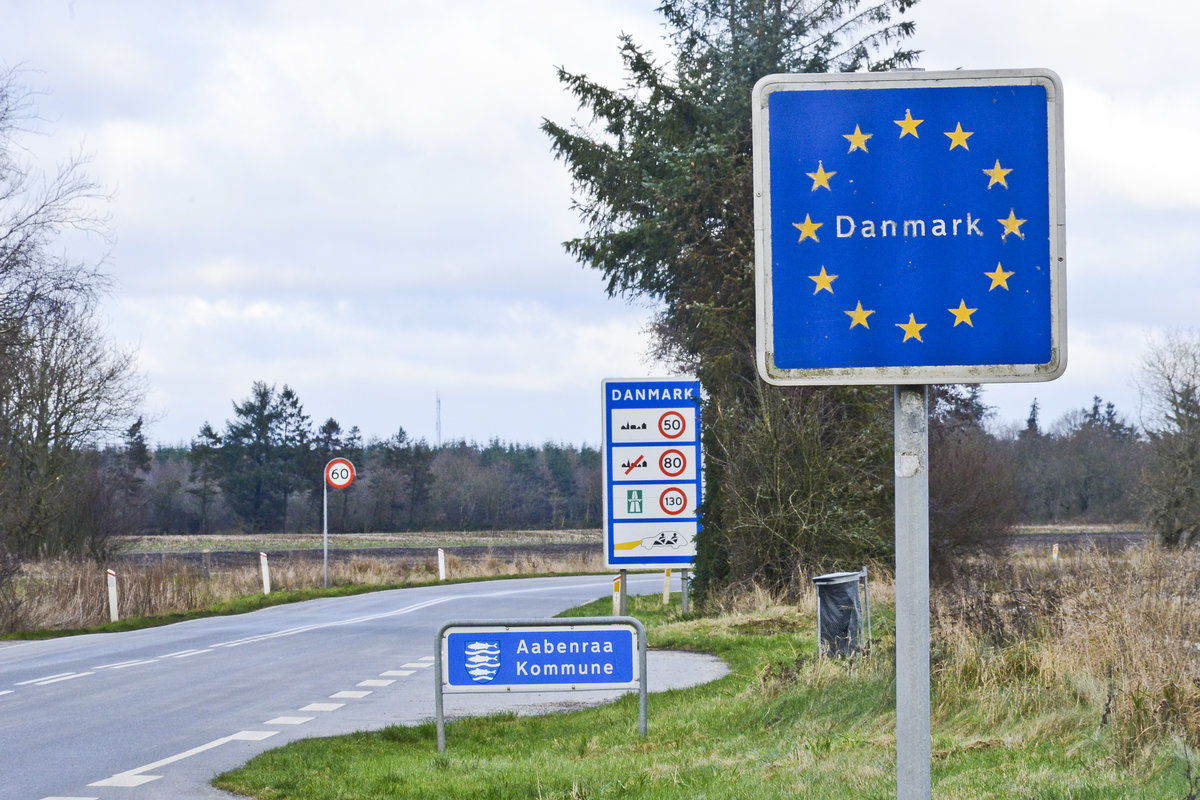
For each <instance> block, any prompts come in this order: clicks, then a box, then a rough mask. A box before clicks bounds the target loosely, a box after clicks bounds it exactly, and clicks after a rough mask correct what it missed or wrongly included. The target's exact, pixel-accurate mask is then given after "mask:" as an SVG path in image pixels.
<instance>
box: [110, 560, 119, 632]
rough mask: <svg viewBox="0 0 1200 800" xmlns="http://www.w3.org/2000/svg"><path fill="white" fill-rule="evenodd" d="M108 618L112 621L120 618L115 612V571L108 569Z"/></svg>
mask: <svg viewBox="0 0 1200 800" xmlns="http://www.w3.org/2000/svg"><path fill="white" fill-rule="evenodd" d="M108 618H109V620H110V621H112V622H116V621H117V620H118V619H120V614H118V613H117V573H115V572H113V571H112V570H111V569H110V570H109V571H108Z"/></svg>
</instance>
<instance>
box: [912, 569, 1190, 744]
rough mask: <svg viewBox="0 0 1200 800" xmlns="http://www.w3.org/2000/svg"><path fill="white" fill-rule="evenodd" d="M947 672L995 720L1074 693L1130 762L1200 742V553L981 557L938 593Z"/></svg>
mask: <svg viewBox="0 0 1200 800" xmlns="http://www.w3.org/2000/svg"><path fill="white" fill-rule="evenodd" d="M933 611H934V625H933V628H934V640H935V653H934V660H935V672H936V676H935V677H936V680H937V682H938V683H939V684H940V685H941V686H942V687H943V689H944V692H943V694H944V696H945V697H947V698H953V697H955V696H956V695H961V692H959V691H955V689H962V690H964V691H965V690H967V689H973V690H975V691H976V692H978V693H979V695H980V696H981V697H983V698H989V699H990V700H989V702H990V703H992V706H991V707H988V708H982V709H979V711H980V713H981V714H982V715H984V716H985V717H991V718H992V721H993V722H996V723H1004V722H1011V721H1012V719H1013V718H1014V717H1015V716H1017V715H1020V714H1023V713H1025V712H1030V711H1032V712H1045V711H1048V710H1051V709H1049V708H1047V706H1049V705H1052V704H1058V705H1059V710H1060V711H1061V710H1062V704H1063V702H1064V698H1065V699H1067V700H1072V699H1073V701H1074V703H1075V704H1076V706H1077V708H1078V709H1082V710H1083V711H1084V713H1095V715H1096V717H1097V719H1096V722H1097V723H1098V724H1099V725H1100V726H1101V727H1104V726H1112V730H1113V731H1114V733H1115V737H1114V738H1115V741H1116V742H1117V744H1118V746H1119V755H1120V756H1121V758H1122V760H1126V761H1129V760H1132V759H1135V758H1137V757H1138V756H1139V755H1142V754H1144V753H1145V751H1146V749H1147V748H1148V747H1150V746H1152V745H1153V744H1154V742H1156V741H1157V740H1159V739H1160V738H1161V737H1162V736H1171V735H1177V736H1180V737H1181V738H1182V739H1183V740H1184V741H1186V742H1187V743H1188V744H1190V745H1192V746H1193V747H1195V746H1200V557H1198V555H1197V554H1196V553H1189V552H1178V551H1169V550H1164V549H1161V548H1158V547H1153V546H1148V547H1139V548H1131V549H1128V550H1124V551H1118V552H1105V551H1101V550H1098V549H1095V548H1091V549H1086V550H1083V551H1081V552H1078V553H1074V554H1071V555H1069V556H1066V557H1064V558H1061V559H1059V560H1057V561H1055V560H1052V559H1051V558H1049V557H1038V558H1033V557H1030V556H1028V555H1025V556H1024V557H1018V558H1006V559H987V560H979V561H976V562H973V563H970V564H968V565H965V566H964V568H963V569H962V570H961V571H960V572H959V574H958V577H957V579H956V580H955V581H954V582H953V583H951V584H948V585H946V586H944V587H942V588H940V589H938V590H936V591H935V592H934V595H933Z"/></svg>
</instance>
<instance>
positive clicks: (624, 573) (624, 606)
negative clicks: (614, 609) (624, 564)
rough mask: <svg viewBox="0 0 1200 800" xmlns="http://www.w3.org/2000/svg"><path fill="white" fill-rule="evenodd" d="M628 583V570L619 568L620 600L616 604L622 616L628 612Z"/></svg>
mask: <svg viewBox="0 0 1200 800" xmlns="http://www.w3.org/2000/svg"><path fill="white" fill-rule="evenodd" d="M628 583H629V570H627V569H623V570H621V592H620V596H621V600H620V602H619V604H618V605H619V606H620V610H621V616H622V617H624V616H625V615H627V614H628V613H629V590H628V588H627V585H628Z"/></svg>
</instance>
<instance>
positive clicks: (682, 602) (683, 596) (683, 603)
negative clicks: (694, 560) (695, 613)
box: [679, 569, 688, 614]
mask: <svg viewBox="0 0 1200 800" xmlns="http://www.w3.org/2000/svg"><path fill="white" fill-rule="evenodd" d="M679 610H680V611H682V612H683V613H684V614H686V613H688V570H686V569H681V570H679Z"/></svg>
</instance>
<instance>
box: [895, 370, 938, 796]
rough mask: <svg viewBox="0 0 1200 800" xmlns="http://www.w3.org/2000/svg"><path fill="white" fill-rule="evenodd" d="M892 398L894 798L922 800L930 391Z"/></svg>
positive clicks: (914, 389) (913, 389) (905, 390)
mask: <svg viewBox="0 0 1200 800" xmlns="http://www.w3.org/2000/svg"><path fill="white" fill-rule="evenodd" d="M895 397H896V412H895V413H896V797H897V798H898V800H929V798H930V794H931V780H930V774H929V770H930V757H931V752H930V750H931V748H930V731H929V391H928V389H927V388H926V387H925V386H897V387H896V391H895Z"/></svg>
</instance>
